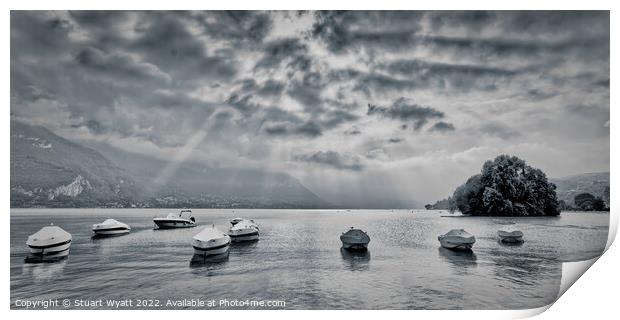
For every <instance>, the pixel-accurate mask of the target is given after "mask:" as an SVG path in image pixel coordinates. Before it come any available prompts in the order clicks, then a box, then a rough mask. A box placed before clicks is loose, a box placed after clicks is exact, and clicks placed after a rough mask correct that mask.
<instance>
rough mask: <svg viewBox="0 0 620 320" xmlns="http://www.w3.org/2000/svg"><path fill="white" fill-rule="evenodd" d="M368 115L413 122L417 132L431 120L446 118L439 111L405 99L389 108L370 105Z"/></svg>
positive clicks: (397, 101) (399, 100)
mask: <svg viewBox="0 0 620 320" xmlns="http://www.w3.org/2000/svg"><path fill="white" fill-rule="evenodd" d="M366 114H367V115H369V116H370V115H377V116H380V117H383V118H388V119H394V120H400V121H402V122H409V121H411V122H413V125H414V128H415V129H416V130H417V129H420V128H421V127H422V126H424V125H425V124H426V123H427V122H428V121H429V120H430V119H442V118H443V117H444V113H443V112H441V111H439V110H436V109H433V108H431V107H423V106H420V105H417V104H414V103H410V102H409V101H407V100H406V99H405V98H400V99H398V100H396V101H395V102H394V103H393V104H392V105H391V106H389V107H383V106H377V105H371V104H368V111H367V112H366Z"/></svg>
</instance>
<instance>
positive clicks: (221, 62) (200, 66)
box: [127, 12, 237, 80]
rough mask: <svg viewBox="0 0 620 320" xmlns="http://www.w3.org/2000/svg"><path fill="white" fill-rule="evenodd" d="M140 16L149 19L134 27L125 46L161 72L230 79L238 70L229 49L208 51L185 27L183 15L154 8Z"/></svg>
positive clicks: (191, 77) (177, 77)
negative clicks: (181, 17)
mask: <svg viewBox="0 0 620 320" xmlns="http://www.w3.org/2000/svg"><path fill="white" fill-rule="evenodd" d="M143 19H146V20H147V21H148V22H149V23H148V24H145V25H144V26H140V27H139V28H137V29H136V33H137V34H138V36H137V38H136V39H135V40H133V41H130V42H129V43H128V44H127V46H128V47H129V48H131V49H133V50H136V51H138V52H140V53H142V54H144V55H145V56H146V59H147V61H149V62H152V63H154V64H156V65H158V66H159V67H160V68H161V69H162V70H164V72H166V73H168V74H173V75H174V76H175V78H176V79H179V80H190V79H193V80H201V79H216V80H230V79H231V78H233V77H234V76H235V75H236V74H237V67H236V65H237V64H236V62H235V61H234V56H235V55H233V54H231V51H230V49H220V50H216V51H215V52H213V53H212V54H208V53H207V50H206V48H205V45H204V43H203V42H202V41H201V40H200V39H199V38H198V37H197V36H195V35H193V34H191V33H190V32H189V31H188V29H187V26H186V25H185V24H184V23H183V20H182V19H178V18H177V17H175V16H174V15H171V14H165V13H157V12H155V13H151V14H148V15H146V16H144V17H143Z"/></svg>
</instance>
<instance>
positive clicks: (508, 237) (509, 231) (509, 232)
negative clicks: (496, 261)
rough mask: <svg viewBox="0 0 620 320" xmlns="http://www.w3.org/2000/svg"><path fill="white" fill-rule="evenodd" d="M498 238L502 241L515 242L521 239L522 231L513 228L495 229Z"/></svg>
mask: <svg viewBox="0 0 620 320" xmlns="http://www.w3.org/2000/svg"><path fill="white" fill-rule="evenodd" d="M497 235H498V236H499V239H500V240H501V241H503V242H508V243H517V242H522V241H523V232H521V231H519V230H517V229H514V228H504V229H501V230H498V231H497Z"/></svg>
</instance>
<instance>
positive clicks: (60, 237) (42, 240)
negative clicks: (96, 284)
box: [26, 224, 72, 259]
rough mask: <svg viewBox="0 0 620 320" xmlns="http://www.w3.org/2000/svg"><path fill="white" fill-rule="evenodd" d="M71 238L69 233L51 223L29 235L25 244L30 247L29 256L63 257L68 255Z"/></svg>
mask: <svg viewBox="0 0 620 320" xmlns="http://www.w3.org/2000/svg"><path fill="white" fill-rule="evenodd" d="M71 240H72V238H71V234H70V233H68V232H67V231H65V230H63V229H62V228H60V227H57V226H55V225H54V224H51V225H49V226H45V227H43V228H41V230H39V231H37V232H36V233H35V234H33V235H31V236H29V237H28V240H27V241H26V245H28V248H30V254H31V257H30V258H32V256H34V257H41V258H43V257H45V258H46V259H52V258H63V257H66V256H68V255H69V248H70V247H71Z"/></svg>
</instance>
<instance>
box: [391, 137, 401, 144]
mask: <svg viewBox="0 0 620 320" xmlns="http://www.w3.org/2000/svg"><path fill="white" fill-rule="evenodd" d="M401 142H403V139H401V138H390V139H389V140H388V143H394V144H395V143H401Z"/></svg>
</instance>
